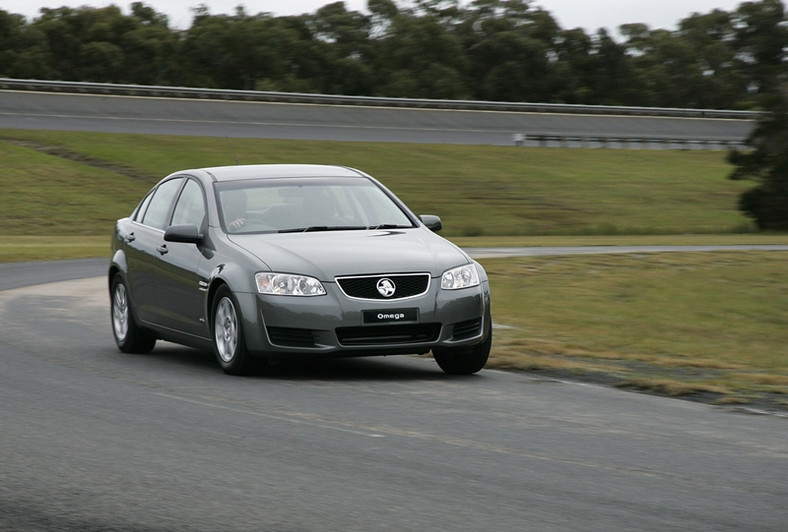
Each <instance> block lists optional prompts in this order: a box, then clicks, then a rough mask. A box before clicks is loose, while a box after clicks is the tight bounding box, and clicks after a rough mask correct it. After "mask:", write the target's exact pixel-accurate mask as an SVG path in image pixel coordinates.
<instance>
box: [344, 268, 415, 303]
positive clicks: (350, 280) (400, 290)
mask: <svg viewBox="0 0 788 532" xmlns="http://www.w3.org/2000/svg"><path fill="white" fill-rule="evenodd" d="M381 279H391V281H392V282H393V283H394V284H395V285H396V290H395V292H394V295H392V296H391V297H384V296H383V295H382V294H381V293H380V292H378V281H380V280H381ZM337 284H338V285H339V288H340V289H341V290H342V292H343V293H344V294H345V295H346V296H348V297H353V298H356V299H375V300H386V301H392V300H396V299H404V298H406V297H414V296H419V295H421V294H424V293H426V292H427V289H428V288H429V286H430V275H429V274H428V273H416V274H406V275H402V274H397V275H368V276H364V277H337Z"/></svg>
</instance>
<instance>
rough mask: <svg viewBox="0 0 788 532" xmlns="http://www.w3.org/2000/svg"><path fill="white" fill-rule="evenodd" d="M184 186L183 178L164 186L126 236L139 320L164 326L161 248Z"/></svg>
mask: <svg viewBox="0 0 788 532" xmlns="http://www.w3.org/2000/svg"><path fill="white" fill-rule="evenodd" d="M182 185H183V178H175V179H170V180H167V181H165V182H163V183H161V184H160V185H159V186H158V187H157V188H156V189H155V190H154V191H153V192H151V196H150V199H149V200H146V202H147V203H146V204H144V205H143V209H141V210H140V212H139V213H138V215H137V218H136V219H135V220H134V222H132V225H131V232H130V233H128V234H127V235H126V236H125V239H126V241H127V246H128V247H127V254H126V261H127V264H128V280H129V291H130V292H131V300H132V302H133V304H134V306H135V308H136V309H137V316H138V317H139V318H140V319H141V320H143V321H146V322H150V323H155V324H161V323H162V309H161V307H160V306H159V295H158V291H159V281H158V279H159V278H161V277H162V276H163V275H164V268H163V263H162V260H161V256H162V254H161V249H160V247H161V244H162V243H163V242H164V229H165V227H166V226H167V224H168V221H169V219H170V217H171V212H172V206H173V204H174V203H175V198H176V197H177V194H178V192H179V191H180V189H181V186H182Z"/></svg>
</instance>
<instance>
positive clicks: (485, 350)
mask: <svg viewBox="0 0 788 532" xmlns="http://www.w3.org/2000/svg"><path fill="white" fill-rule="evenodd" d="M491 348H492V330H488V331H487V338H486V339H485V340H484V341H483V342H482V343H480V344H476V345H474V346H471V347H442V348H436V349H433V350H432V358H434V359H435V362H437V363H438V366H440V368H441V369H442V370H443V372H444V373H445V374H446V375H471V374H473V373H477V372H479V371H481V369H482V368H483V367H484V366H485V364H487V359H488V358H490V349H491Z"/></svg>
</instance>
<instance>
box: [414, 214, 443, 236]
mask: <svg viewBox="0 0 788 532" xmlns="http://www.w3.org/2000/svg"><path fill="white" fill-rule="evenodd" d="M419 220H421V223H423V224H424V225H425V226H427V229H429V230H430V231H433V232H435V233H437V232H438V231H440V230H441V229H443V224H442V223H441V219H440V216H434V215H432V214H422V215H420V216H419Z"/></svg>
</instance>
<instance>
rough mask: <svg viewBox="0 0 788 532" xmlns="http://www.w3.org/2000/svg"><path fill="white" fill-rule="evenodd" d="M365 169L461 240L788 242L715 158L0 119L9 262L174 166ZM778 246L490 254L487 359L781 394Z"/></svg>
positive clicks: (35, 253)
mask: <svg viewBox="0 0 788 532" xmlns="http://www.w3.org/2000/svg"><path fill="white" fill-rule="evenodd" d="M236 157H237V158H238V160H239V161H240V162H242V163H259V162H318V163H330V164H344V165H349V166H355V167H358V168H361V169H363V170H365V171H367V172H369V173H370V174H372V175H374V176H376V177H378V178H380V179H381V180H382V181H383V182H384V183H385V184H386V185H387V186H389V188H391V189H392V190H393V191H394V192H395V193H397V194H398V195H399V196H400V197H402V198H403V199H404V200H405V201H406V202H407V203H408V204H409V205H410V206H411V207H412V208H413V209H414V210H415V211H416V212H419V213H433V214H439V215H440V216H441V217H442V218H443V220H444V225H445V227H446V229H445V231H444V232H443V234H444V236H446V237H448V238H450V239H452V240H454V241H455V242H457V243H458V244H460V245H463V246H492V245H518V246H529V245H584V244H585V245H609V244H728V243H788V236H786V235H757V234H753V233H751V232H750V231H751V230H752V227H751V225H750V223H749V222H748V220H747V219H745V218H744V217H743V216H741V215H740V214H739V213H738V212H737V211H736V210H735V203H736V198H737V197H738V194H739V193H740V192H741V191H742V190H743V189H745V188H746V187H748V186H750V185H749V184H746V183H735V182H731V181H729V180H727V179H725V177H726V175H727V173H728V172H729V168H728V167H727V165H726V163H725V161H724V154H723V153H720V152H695V151H692V152H689V151H639V150H579V149H573V150H557V149H526V148H514V147H483V146H482V147H467V146H435V145H432V146H430V145H427V146H424V145H402V144H378V143H336V142H300V141H299V142H288V141H267V140H243V139H232V140H227V139H206V138H200V137H194V138H192V137H190V138H186V137H166V136H139V135H106V134H88V133H84V134H83V133H57V132H32V131H0V158H2V160H3V161H4V165H3V166H4V168H3V172H2V174H1V175H0V186H2V190H3V191H4V195H5V201H4V202H3V203H4V207H3V209H2V211H0V261H12V260H38V259H55V258H74V257H91V256H106V254H107V252H108V237H109V233H110V232H111V228H112V223H113V221H114V220H115V219H116V218H119V217H121V216H125V215H126V214H128V213H129V212H130V211H131V210H132V209H133V207H134V205H135V203H136V202H137V201H138V199H139V198H140V197H141V196H142V195H143V194H144V193H145V191H147V190H148V189H149V188H150V187H151V185H153V184H154V183H155V182H156V181H157V180H158V179H160V178H161V177H163V176H164V175H166V174H167V173H169V172H171V171H175V170H179V169H183V168H188V167H198V166H210V165H224V164H232V163H234V162H235V159H236ZM784 257H785V254H784V253H781V252H775V253H755V252H753V253H750V252H747V253H743V252H737V253H711V254H684V253H681V254H670V255H641V256H593V257H551V258H522V259H494V260H492V259H488V260H483V261H482V262H483V264H484V265H485V267H487V269H488V271H489V272H490V274H491V280H492V287H493V299H494V301H493V303H494V318H495V320H496V322H497V323H499V324H501V325H503V326H506V328H502V329H499V331H498V333H497V336H496V343H495V346H494V352H493V358H492V360H491V365H492V366H498V367H512V368H523V369H529V370H539V371H542V372H545V373H546V374H551V375H559V376H560V375H567V374H570V375H577V376H582V377H584V378H595V379H599V380H602V381H605V382H609V383H613V384H617V385H620V386H632V387H637V388H641V389H647V390H651V391H657V392H661V393H668V394H673V395H684V394H689V395H696V396H699V397H702V398H705V399H708V400H719V401H722V402H739V401H741V402H746V401H755V402H760V401H763V400H767V401H770V402H771V403H773V404H774V403H777V404H783V405H785V404H786V399H784V398H785V397H788V396H786V395H785V394H786V393H788V348H786V347H785V346H786V345H788V318H786V316H788V308H787V307H788V281H787V280H786V279H788V265H786V262H787V261H785V259H784Z"/></svg>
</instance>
